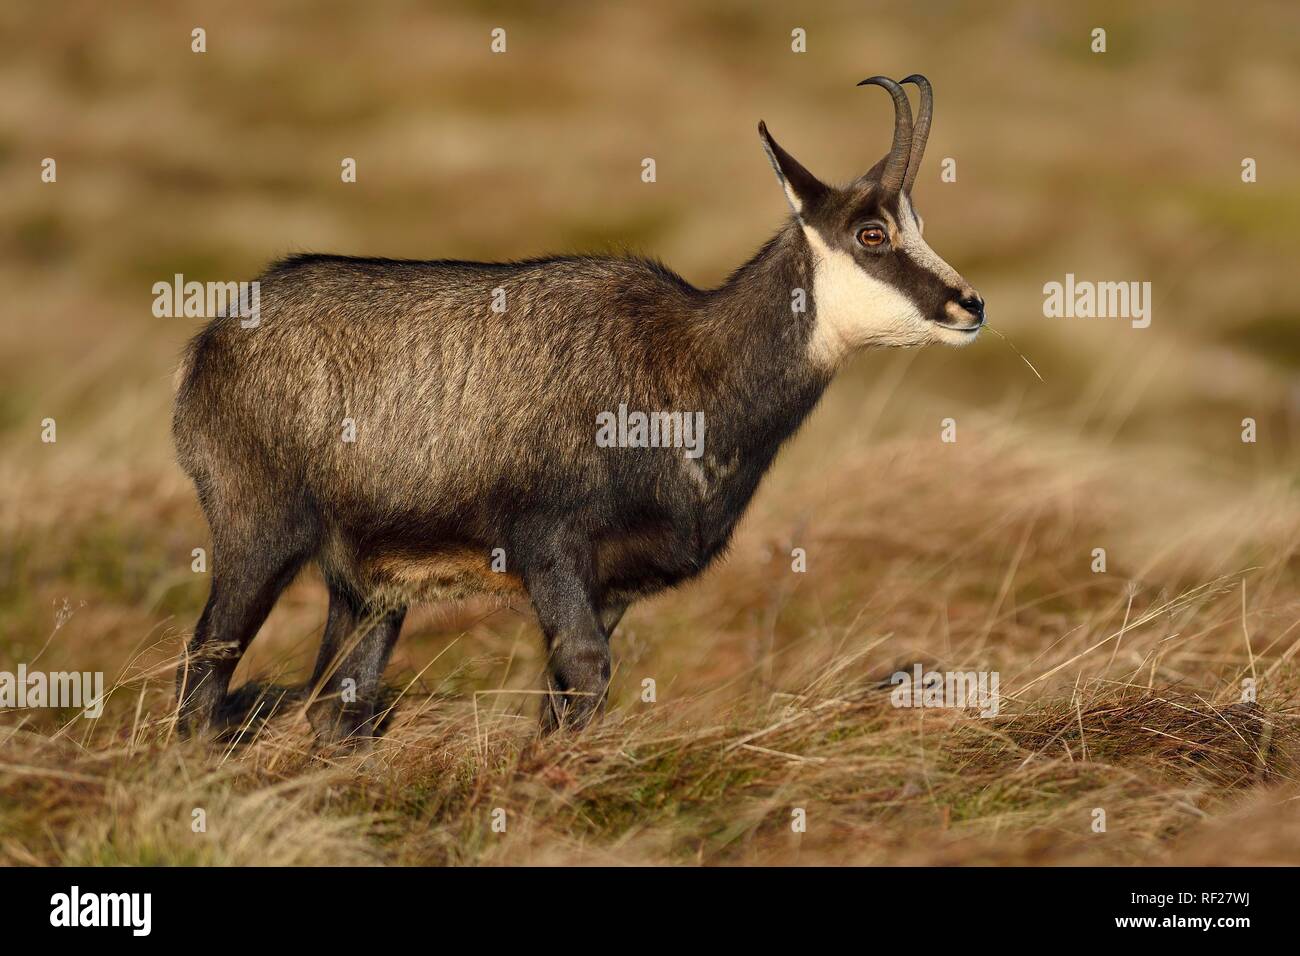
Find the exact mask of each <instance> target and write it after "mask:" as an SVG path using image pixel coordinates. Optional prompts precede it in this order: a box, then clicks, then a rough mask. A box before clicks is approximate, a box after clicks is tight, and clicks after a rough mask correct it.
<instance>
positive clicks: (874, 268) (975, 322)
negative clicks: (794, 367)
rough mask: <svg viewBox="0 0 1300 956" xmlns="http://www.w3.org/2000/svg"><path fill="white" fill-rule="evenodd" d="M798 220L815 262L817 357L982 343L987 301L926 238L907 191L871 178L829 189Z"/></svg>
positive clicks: (805, 206)
mask: <svg viewBox="0 0 1300 956" xmlns="http://www.w3.org/2000/svg"><path fill="white" fill-rule="evenodd" d="M798 215H799V221H800V226H801V227H802V229H803V232H804V236H805V237H806V238H807V240H808V245H809V246H810V248H811V249H812V256H813V290H812V298H813V301H814V303H815V306H816V321H817V324H816V327H815V329H814V333H813V340H812V343H811V347H812V349H813V350H814V351H815V352H816V353H819V354H820V355H822V356H824V357H825V358H828V359H830V360H838V359H839V358H840V357H842V356H843V355H844V354H846V353H847V352H850V351H852V350H854V349H857V348H862V347H864V346H871V345H889V346H910V345H926V344H929V343H934V342H938V343H943V344H947V345H959V346H960V345H967V344H969V343H970V342H972V341H974V340H975V338H976V336H977V335H978V334H979V329H980V327H981V326H982V325H983V324H984V303H983V300H982V299H980V297H979V295H978V294H977V293H976V292H975V290H974V289H972V288H971V286H970V284H969V283H967V282H966V280H965V279H963V278H962V277H961V276H960V275H959V274H958V273H957V271H956V270H955V269H953V267H952V266H950V265H948V263H946V262H945V261H944V260H943V259H941V258H939V256H938V255H936V254H935V252H934V250H933V249H931V248H930V247H929V245H928V244H927V243H926V241H925V239H924V238H922V229H923V224H922V222H921V218H920V216H919V215H918V214H917V212H916V210H915V209H913V208H912V203H911V200H910V198H909V197H908V196H907V195H906V194H905V193H902V192H896V193H893V194H892V195H891V194H888V193H886V192H885V191H884V190H883V189H882V188H881V186H880V184H879V183H878V182H873V181H870V180H867V181H863V182H861V183H858V184H855V185H854V186H851V187H849V188H847V189H832V188H827V189H826V190H825V192H823V193H822V194H821V195H820V196H818V197H816V199H815V200H814V201H813V202H808V203H803V204H801V209H800V210H798Z"/></svg>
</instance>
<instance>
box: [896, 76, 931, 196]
mask: <svg viewBox="0 0 1300 956" xmlns="http://www.w3.org/2000/svg"><path fill="white" fill-rule="evenodd" d="M903 82H904V83H915V84H916V88H917V89H919V90H920V91H921V107H920V112H919V113H917V116H916V125H915V126H914V127H913V128H912V152H911V155H910V156H909V157H908V160H907V175H906V176H904V177H903V192H905V193H909V194H910V193H911V192H912V184H913V183H914V182H916V174H917V171H918V170H920V168H921V158H922V157H923V156H924V155H925V141H926V140H927V139H929V138H930V123H931V121H932V120H933V119H934V90H933V89H931V87H930V81H929V80H927V79H926V78H925V77H923V76H922V75H921V74H920V73H913V74H912V75H911V76H909V77H907V78H906V79H904V80H903Z"/></svg>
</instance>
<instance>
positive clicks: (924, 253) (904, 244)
mask: <svg viewBox="0 0 1300 956" xmlns="http://www.w3.org/2000/svg"><path fill="white" fill-rule="evenodd" d="M898 205H899V213H900V214H901V216H900V218H901V220H902V221H901V222H899V223H898V232H899V247H900V248H901V249H902V250H903V251H904V252H906V253H907V254H908V255H909V256H911V257H912V261H913V262H915V263H916V264H917V265H919V266H920V267H921V268H922V269H925V270H927V271H929V272H933V273H934V274H935V275H937V276H938V277H939V278H940V279H941V280H942V281H943V282H945V283H947V284H948V287H949V288H952V289H962V288H965V286H966V282H965V280H964V279H962V277H961V276H960V275H958V273H957V270H956V269H954V268H953V267H952V266H950V265H948V263H946V262H944V261H943V260H942V259H940V258H939V257H938V256H937V255H935V252H934V250H933V249H931V248H930V246H929V244H928V243H927V242H926V241H925V240H924V239H922V238H921V230H920V227H918V226H917V224H916V219H917V216H916V214H915V213H914V212H912V200H911V199H910V198H909V197H908V196H906V195H903V196H900V197H899V199H898Z"/></svg>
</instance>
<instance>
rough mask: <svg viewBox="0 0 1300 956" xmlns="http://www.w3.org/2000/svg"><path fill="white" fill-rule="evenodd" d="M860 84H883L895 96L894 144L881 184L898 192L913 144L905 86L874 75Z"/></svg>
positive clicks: (910, 112)
mask: <svg viewBox="0 0 1300 956" xmlns="http://www.w3.org/2000/svg"><path fill="white" fill-rule="evenodd" d="M858 86H883V87H884V88H885V89H886V90H888V91H889V95H890V96H892V97H893V98H894V145H893V146H892V147H891V148H890V150H889V158H888V159H887V160H886V161H885V168H884V171H883V172H882V173H881V174H880V184H881V185H882V186H884V187H885V189H887V190H888V191H889V192H897V191H898V190H899V189H901V188H902V186H903V176H904V175H905V174H906V173H907V161H908V158H909V152H908V151H909V150H910V148H911V145H912V107H911V104H909V103H908V102H907V94H906V93H904V92H903V88H902V87H901V86H899V85H898V84H897V83H895V82H894V81H893V80H891V79H890V78H889V77H887V76H873V77H869V78H868V79H865V80H863V81H862V82H861V83H859V84H858Z"/></svg>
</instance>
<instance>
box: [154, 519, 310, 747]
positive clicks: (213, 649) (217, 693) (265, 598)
mask: <svg viewBox="0 0 1300 956" xmlns="http://www.w3.org/2000/svg"><path fill="white" fill-rule="evenodd" d="M275 529H276V525H274V524H269V525H264V526H263V533H261V534H260V535H258V536H256V537H253V536H247V537H244V538H243V540H232V539H231V535H229V534H228V533H221V532H218V531H217V530H215V529H214V532H213V534H214V538H215V539H216V540H214V542H213V553H212V560H213V567H212V590H211V591H210V593H209V594H208V603H207V605H206V606H205V607H204V608H203V614H202V616H201V617H200V618H199V623H198V625H197V626H196V627H195V629H194V637H193V638H192V639H191V640H190V643H189V647H188V648H187V651H186V657H185V660H183V661H182V662H181V666H180V668H179V670H178V671H177V674H176V698H177V701H178V702H179V723H178V727H179V730H180V732H181V733H182V734H191V733H196V734H200V735H203V734H206V733H208V732H209V731H211V730H212V729H213V728H214V727H216V726H217V725H218V724H219V716H220V710H221V704H222V702H223V701H224V700H225V697H226V691H227V689H228V688H229V687H230V678H231V676H232V675H233V674H234V673H235V667H236V665H238V663H239V659H240V657H242V656H243V653H244V651H245V649H246V648H247V647H248V645H249V643H250V642H251V641H252V640H253V637H254V636H255V635H256V634H257V631H258V628H260V627H261V626H262V622H263V621H265V620H266V616H267V615H268V614H269V613H270V612H271V607H272V606H273V605H274V604H275V601H276V598H278V597H279V596H280V592H281V591H283V590H284V589H285V587H286V586H287V585H288V584H289V582H290V581H292V580H293V578H294V575H296V574H297V573H298V571H299V570H300V569H301V568H302V565H303V563H304V562H305V561H306V560H307V558H308V556H309V555H310V551H311V540H310V534H309V532H307V530H306V529H305V528H303V529H301V530H298V531H296V532H294V531H288V530H286V529H284V528H283V527H281V528H280V530H278V531H277V530H275Z"/></svg>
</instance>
